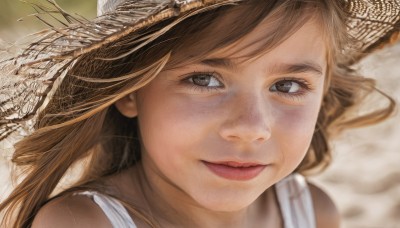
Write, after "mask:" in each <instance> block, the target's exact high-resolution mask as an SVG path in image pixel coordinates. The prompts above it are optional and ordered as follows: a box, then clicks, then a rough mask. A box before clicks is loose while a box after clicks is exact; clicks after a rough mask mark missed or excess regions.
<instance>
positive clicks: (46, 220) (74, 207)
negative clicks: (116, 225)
mask: <svg viewBox="0 0 400 228" xmlns="http://www.w3.org/2000/svg"><path fill="white" fill-rule="evenodd" d="M36 227H43V228H45V227H60V228H63V227H99V228H102V227H111V223H110V222H109V220H108V219H107V217H106V215H105V214H104V213H103V211H102V210H101V209H100V208H99V207H98V206H97V204H95V203H94V202H93V201H92V200H91V199H90V198H89V197H87V196H79V195H75V196H65V197H60V198H56V199H54V200H51V201H50V202H49V203H47V204H46V205H44V206H43V207H42V208H41V209H40V210H39V212H38V214H37V215H36V217H35V218H34V221H33V224H32V228H36Z"/></svg>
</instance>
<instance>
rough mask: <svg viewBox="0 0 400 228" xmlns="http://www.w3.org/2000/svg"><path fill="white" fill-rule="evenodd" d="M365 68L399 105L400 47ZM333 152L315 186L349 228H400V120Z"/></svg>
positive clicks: (0, 171) (2, 157)
mask: <svg viewBox="0 0 400 228" xmlns="http://www.w3.org/2000/svg"><path fill="white" fill-rule="evenodd" d="M1 1H3V0H1ZM7 1H9V2H10V0H5V2H7ZM12 1H15V0H12ZM70 1H72V0H70ZM3 3H4V2H2V3H1V4H3ZM3 9H4V8H3ZM24 15H26V13H24ZM2 17H3V18H5V17H4V15H3V16H2ZM2 17H0V20H3V22H4V19H3V18H2ZM0 22H1V21H0ZM25 26H26V25H25ZM28 27H29V28H30V29H27V28H26V29H22V31H21V26H20V29H19V30H14V29H11V30H4V26H1V27H0V39H1V38H2V39H5V40H10V39H12V38H13V37H20V35H21V34H27V33H29V32H31V30H32V27H30V26H28ZM15 34H17V36H15ZM361 68H362V71H363V72H364V75H366V76H371V77H374V78H376V79H377V83H378V87H379V88H381V89H382V90H384V91H385V92H387V93H388V94H389V95H391V96H392V97H394V98H395V100H396V101H397V102H398V103H399V101H400V44H399V45H395V46H393V47H390V48H386V49H384V50H381V51H379V52H376V53H375V54H374V55H373V56H371V57H369V58H367V59H365V60H364V61H363V62H362V65H361ZM333 147H334V160H333V163H332V165H331V166H330V167H329V168H328V169H327V170H326V171H325V172H324V173H322V174H319V175H316V176H313V177H311V180H312V181H313V182H315V183H317V184H318V185H320V186H321V187H322V188H323V189H325V190H326V191H327V192H328V193H329V194H330V195H331V196H332V198H333V199H334V200H335V202H336V203H337V206H338V208H339V210H340V212H341V215H342V218H343V222H342V224H343V227H350V228H352V227H354V228H357V227H360V228H400V114H399V113H398V112H397V113H396V115H395V116H393V117H392V118H391V119H390V120H388V121H386V122H384V123H381V124H379V125H375V126H373V127H367V128H362V129H357V130H352V131H349V132H346V133H345V134H344V135H343V136H342V137H341V138H340V139H338V140H337V141H335V143H334V145H333ZM1 150H2V149H1V148H0V151H1ZM8 159H9V158H8V157H7V156H6V154H5V153H3V151H2V153H0V199H1V198H3V197H4V196H5V195H6V194H7V192H9V190H10V179H9V164H8Z"/></svg>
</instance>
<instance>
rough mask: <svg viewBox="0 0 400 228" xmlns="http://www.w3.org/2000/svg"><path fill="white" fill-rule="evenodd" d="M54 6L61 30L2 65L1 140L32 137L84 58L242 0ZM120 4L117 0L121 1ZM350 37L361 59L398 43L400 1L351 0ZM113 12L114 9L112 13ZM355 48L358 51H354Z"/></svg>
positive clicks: (131, 0) (147, 0) (149, 0)
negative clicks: (81, 9) (91, 13)
mask: <svg viewBox="0 0 400 228" xmlns="http://www.w3.org/2000/svg"><path fill="white" fill-rule="evenodd" d="M48 1H49V3H50V4H51V5H52V8H51V9H50V10H49V9H45V8H43V7H38V9H39V10H42V11H44V12H45V13H46V12H49V11H52V12H54V11H58V12H59V13H60V14H61V15H62V16H63V17H64V18H65V20H66V21H67V23H65V26H64V27H63V28H55V27H52V28H51V29H49V30H48V31H47V32H44V33H42V34H41V35H40V36H39V38H38V39H37V41H36V42H34V43H32V44H31V45H30V46H29V47H28V48H27V49H25V50H24V51H23V52H22V54H21V55H19V56H17V57H14V58H12V59H9V60H5V61H3V62H0V86H1V89H0V141H2V140H5V139H7V138H9V137H10V136H13V135H14V136H15V135H17V136H18V135H19V136H21V135H22V136H23V135H25V134H29V133H30V132H31V130H32V126H33V125H34V123H35V121H34V120H35V117H37V115H38V113H39V112H40V111H41V110H43V108H45V107H46V104H47V103H48V102H49V100H50V99H51V98H52V95H53V94H54V92H55V91H56V90H57V88H58V86H59V85H60V83H61V82H62V81H63V80H64V78H65V77H68V71H69V70H70V69H71V68H72V67H73V66H74V65H75V64H76V63H77V62H79V61H80V60H81V59H82V57H84V56H87V55H90V56H97V57H106V58H111V59H112V58H120V57H123V56H126V55H129V54H132V53H133V52H135V51H137V50H138V49H140V48H141V47H143V46H145V45H146V44H148V43H150V42H151V41H153V40H154V39H155V37H157V36H158V35H160V33H162V32H165V31H158V32H156V33H151V34H150V33H149V34H146V33H145V32H144V30H143V28H146V27H148V26H151V25H154V24H156V23H158V22H160V21H164V20H166V19H169V18H173V17H175V18H176V19H177V20H179V18H180V17H181V16H182V15H186V16H187V15H188V14H196V13H200V12H204V11H205V10H209V9H213V8H216V7H220V6H224V5H231V4H236V3H239V2H241V1H242V0H175V1H172V0H135V1H134V0H127V1H124V2H122V3H121V4H119V5H115V4H111V5H110V4H107V2H105V3H100V4H101V5H102V7H99V9H98V14H101V16H99V17H97V18H96V19H94V20H93V21H88V20H85V19H81V18H76V17H73V16H71V15H69V14H68V13H66V12H64V11H63V10H62V9H61V8H59V7H58V5H57V4H56V3H55V2H53V1H52V0H48ZM119 2H120V1H118V3H119ZM343 6H344V7H345V9H346V10H347V11H348V12H349V14H350V17H349V20H348V23H347V24H348V27H349V33H350V34H351V35H352V36H353V37H354V38H355V39H356V40H357V41H358V42H357V44H356V47H353V48H356V50H358V52H359V53H360V54H359V56H357V57H356V58H353V59H355V60H359V59H360V58H362V57H363V56H364V55H366V54H368V53H370V52H372V51H373V50H375V49H377V48H380V47H382V46H383V45H385V44H387V43H392V42H394V41H396V40H397V36H398V34H399V28H400V0H382V1H377V0H352V1H351V0H347V1H344V2H343ZM110 10H111V11H110ZM126 37H129V42H130V43H131V44H132V43H136V44H137V46H136V48H134V49H130V50H129V51H128V52H126V53H122V54H121V53H118V55H117V56H109V55H108V53H116V52H109V51H108V49H110V48H113V47H115V46H116V44H121V43H123V42H124V41H125V42H126V39H125V38H126ZM352 50H354V49H352Z"/></svg>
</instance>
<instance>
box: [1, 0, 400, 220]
mask: <svg viewBox="0 0 400 228" xmlns="http://www.w3.org/2000/svg"><path fill="white" fill-rule="evenodd" d="M232 12H235V13H237V14H236V15H237V16H235V17H234V18H233V19H232V20H230V21H225V27H224V28H223V29H221V30H215V29H213V28H215V25H216V24H217V23H218V22H220V21H221V19H222V18H224V17H225V16H227V15H231V14H232ZM185 17H187V18H184V20H179V22H178V21H176V20H175V19H168V20H166V21H163V22H160V23H159V24H156V25H154V26H151V27H149V28H147V29H146V30H145V31H144V32H143V36H144V35H145V34H151V33H156V32H157V31H159V30H160V29H163V28H165V27H166V26H169V30H168V31H167V32H166V33H164V34H162V35H160V36H158V37H157V39H155V40H154V41H153V42H151V43H149V44H147V45H145V46H144V47H142V48H140V49H138V50H136V51H133V52H132V53H130V52H129V54H126V53H128V51H129V50H132V49H133V48H135V47H136V46H137V45H138V44H137V37H136V38H135V39H136V40H132V39H130V37H129V36H127V37H125V38H123V40H122V41H121V42H119V45H118V46H115V45H113V44H109V45H108V46H106V47H103V48H102V50H101V51H100V52H97V53H96V55H93V54H91V53H88V54H85V55H84V56H82V57H81V58H80V60H79V61H78V62H77V63H76V64H75V65H74V66H73V69H72V70H71V71H70V72H69V74H68V75H67V76H66V77H65V79H64V81H63V82H62V84H61V85H60V87H59V89H58V90H57V92H56V93H55V95H54V97H53V99H52V100H51V101H50V102H49V104H48V105H47V107H46V109H45V110H43V111H42V112H41V113H40V115H39V118H38V121H37V124H36V126H35V131H34V132H33V133H32V134H31V135H29V136H27V137H25V138H24V139H23V140H21V141H19V142H18V143H16V144H15V152H14V154H13V157H12V162H13V163H14V164H15V165H16V166H17V167H21V168H25V170H26V176H25V177H24V179H23V180H22V182H21V183H19V184H18V185H17V186H16V188H15V189H14V190H13V192H12V193H11V194H10V196H9V197H8V198H7V199H6V200H5V201H4V202H2V204H1V205H0V211H2V212H6V219H4V220H3V223H6V221H7V223H8V225H9V226H11V227H28V226H30V225H31V223H32V221H33V218H34V216H35V215H36V213H37V212H38V210H39V209H40V208H41V207H42V206H43V205H44V204H45V203H46V202H48V201H49V200H50V199H51V197H52V196H54V195H55V194H56V192H55V189H56V187H57V185H58V184H59V183H60V180H61V178H62V177H63V176H64V175H65V174H66V173H67V171H68V169H69V168H70V167H72V166H73V165H74V164H76V163H78V162H80V161H82V160H85V161H87V165H85V166H84V167H83V168H82V169H83V174H82V176H81V178H80V180H79V181H78V182H77V183H74V185H73V186H71V188H69V189H68V190H65V191H64V192H63V193H62V194H70V193H72V192H74V191H81V190H85V189H91V190H96V191H100V192H103V193H105V194H108V195H112V193H110V192H107V189H105V188H104V187H102V185H101V183H102V180H103V179H104V178H105V177H107V176H110V175H112V174H115V173H118V172H120V171H122V170H124V169H126V168H128V167H130V166H132V165H135V163H137V162H138V161H140V157H141V154H140V153H141V152H140V137H139V134H138V129H139V126H138V123H137V119H136V118H126V117H124V116H123V115H122V114H120V113H119V112H118V110H117V109H116V108H115V106H114V105H113V103H114V102H115V101H117V100H118V99H121V98H122V97H124V96H126V95H128V94H130V93H133V92H135V91H137V90H138V89H140V88H142V87H143V86H145V85H146V84H147V83H149V82H150V81H151V80H152V79H153V78H154V77H156V76H157V74H158V73H159V72H160V71H162V70H163V69H166V68H173V67H174V66H176V65H179V64H182V63H188V62H193V61H196V60H199V59H202V58H204V57H205V56H207V55H209V54H210V53H213V52H215V51H217V50H219V49H220V48H223V47H227V46H229V45H232V44H234V43H235V42H237V41H239V40H240V39H242V38H243V37H244V36H246V34H248V33H249V32H251V31H252V30H253V29H254V28H255V27H256V26H257V25H258V24H259V23H260V22H261V21H263V20H265V19H266V20H268V21H270V26H271V31H272V32H268V33H266V34H264V37H263V39H262V40H260V41H259V42H262V46H263V47H265V48H264V49H262V50H260V49H257V50H256V51H254V52H253V53H251V54H250V55H249V56H247V57H248V58H253V57H257V56H259V55H260V54H263V53H265V52H267V51H269V50H271V49H273V48H274V47H276V46H277V45H279V44H280V43H281V42H283V41H284V40H285V39H287V38H288V37H289V36H290V35H291V34H293V33H294V32H295V31H296V30H297V29H299V28H300V27H301V26H302V25H303V24H304V23H306V22H307V20H310V19H311V18H312V17H316V18H318V19H319V20H317V21H318V22H319V23H320V27H321V29H322V30H323V31H324V33H325V39H326V43H327V44H328V47H329V52H328V56H327V59H328V70H327V72H326V73H327V77H328V78H327V80H326V81H327V83H326V85H325V94H324V97H323V102H322V106H321V110H320V113H319V117H318V120H317V125H316V129H315V133H314V135H313V139H312V142H311V146H310V148H309V151H308V153H307V155H306V156H305V158H304V160H303V161H302V163H301V164H300V165H299V167H297V169H296V170H295V171H297V172H303V173H305V172H309V171H311V170H315V169H321V168H324V167H326V166H327V165H328V164H329V162H330V160H331V150H330V147H329V143H328V142H329V140H330V139H331V138H332V137H333V136H335V135H337V134H338V133H340V132H341V131H342V130H343V129H347V128H351V127H360V126H365V125H369V124H373V123H377V122H379V121H381V120H384V119H385V118H387V117H388V116H389V115H390V114H391V113H392V111H393V109H394V101H393V100H392V99H391V98H390V97H388V96H386V95H385V94H383V93H382V92H380V91H379V90H377V89H376V88H375V82H374V80H372V79H367V78H364V77H362V76H359V75H358V74H357V73H356V72H355V71H353V70H352V69H351V66H349V64H348V63H349V57H348V56H344V55H343V53H342V52H341V50H342V49H343V48H344V47H345V46H346V45H347V46H349V44H351V42H352V39H351V37H349V35H348V33H347V31H346V23H345V22H346V18H347V15H346V14H345V13H344V9H343V4H342V1H323V0H303V1H302V0H279V1H278V0H268V1H259V0H249V1H245V2H243V3H240V4H239V5H234V6H223V7H219V8H216V9H212V10H210V11H206V12H200V13H198V14H196V15H193V16H185ZM139 35H140V34H139ZM183 53H186V54H183ZM376 91H378V92H379V93H381V94H382V95H383V96H384V98H385V99H388V100H389V105H388V106H387V107H385V108H383V109H380V110H376V111H373V112H372V113H369V114H365V115H361V116H360V115H356V113H357V107H358V104H361V103H362V101H363V100H364V99H365V97H366V96H367V95H368V94H370V93H372V92H376ZM112 196H114V197H116V198H122V197H120V196H117V195H112ZM121 201H122V202H123V203H124V205H125V206H127V208H128V209H129V210H130V211H131V212H132V213H134V214H135V215H137V216H139V217H140V218H143V219H144V221H146V222H147V223H148V224H149V225H152V226H155V225H154V222H152V221H151V219H148V216H146V215H145V214H144V213H143V212H141V211H140V210H138V209H136V208H135V207H133V206H132V205H128V204H127V203H126V202H124V201H123V200H122V199H121Z"/></svg>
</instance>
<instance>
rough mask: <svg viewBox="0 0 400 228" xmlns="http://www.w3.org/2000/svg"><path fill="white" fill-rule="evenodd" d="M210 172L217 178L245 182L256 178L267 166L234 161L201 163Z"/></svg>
mask: <svg viewBox="0 0 400 228" xmlns="http://www.w3.org/2000/svg"><path fill="white" fill-rule="evenodd" d="M202 162H203V163H204V164H205V165H206V166H207V167H208V169H209V170H210V171H212V172H213V173H214V174H216V175H217V176H219V177H222V178H225V179H229V180H237V181H246V180H250V179H253V178H255V177H256V176H258V175H259V174H260V173H261V172H262V171H263V170H264V168H265V167H267V165H265V164H260V163H254V162H235V161H224V162H207V161H202Z"/></svg>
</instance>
